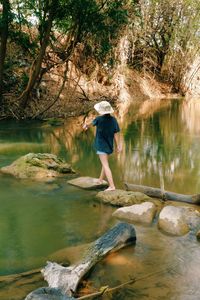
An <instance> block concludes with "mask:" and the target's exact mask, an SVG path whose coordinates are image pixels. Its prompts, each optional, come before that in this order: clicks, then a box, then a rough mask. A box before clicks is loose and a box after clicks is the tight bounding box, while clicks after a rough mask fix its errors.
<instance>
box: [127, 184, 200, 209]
mask: <svg viewBox="0 0 200 300" xmlns="http://www.w3.org/2000/svg"><path fill="white" fill-rule="evenodd" d="M124 185H125V188H126V190H127V191H134V192H141V193H144V194H145V195H147V196H149V197H154V198H160V199H163V200H171V201H178V202H187V203H191V204H196V205H199V204H200V194H196V195H184V194H177V193H173V192H169V191H163V190H161V189H159V188H153V187H150V186H145V185H137V184H132V183H127V182H125V183H124Z"/></svg>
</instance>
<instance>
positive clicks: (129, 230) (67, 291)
mask: <svg viewBox="0 0 200 300" xmlns="http://www.w3.org/2000/svg"><path fill="white" fill-rule="evenodd" d="M135 241H136V233H135V229H134V227H133V225H131V224H128V223H118V224H117V225H115V226H114V227H113V228H111V229H110V230H109V231H108V232H106V233H105V234H104V235H103V236H101V237H100V238H99V239H97V240H96V241H95V242H93V243H92V244H91V246H90V247H89V248H88V250H87V252H86V254H85V255H84V257H83V259H82V260H81V261H80V262H79V263H77V264H75V265H72V266H70V267H63V266H61V265H59V264H57V263H55V262H54V263H52V262H47V265H46V267H45V268H44V269H43V270H42V273H43V275H44V279H45V280H46V281H47V282H48V285H49V287H48V288H40V289H37V290H35V291H33V292H32V293H30V294H29V295H28V296H27V297H26V299H25V300H36V299H37V300H46V299H52V300H67V299H74V298H73V297H71V296H72V295H73V294H74V293H75V292H76V290H77V287H78V284H79V282H80V281H81V279H82V278H83V277H84V276H85V275H86V274H87V273H88V271H89V270H90V269H91V268H92V267H93V266H94V265H95V264H96V263H97V262H98V261H100V260H101V259H103V258H104V257H105V256H106V255H107V254H108V253H109V252H113V251H117V250H119V249H121V248H123V247H126V246H128V245H130V244H133V243H135Z"/></svg>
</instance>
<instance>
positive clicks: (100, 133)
mask: <svg viewBox="0 0 200 300" xmlns="http://www.w3.org/2000/svg"><path fill="white" fill-rule="evenodd" d="M94 109H95V110H96V111H97V112H98V113H99V115H100V116H98V117H96V118H95V119H94V120H93V121H92V122H90V123H87V122H85V124H84V125H83V128H84V130H87V129H88V127H89V126H90V125H93V126H96V136H95V143H94V146H95V149H96V153H97V154H98V155H99V159H100V161H101V164H102V169H101V174H100V177H99V179H98V182H99V184H101V183H102V182H103V179H104V177H105V176H106V178H107V180H108V183H109V187H108V188H107V189H106V190H105V191H114V190H115V184H114V181H113V176H112V172H111V169H110V166H109V162H108V155H110V154H111V153H112V152H113V146H114V142H115V144H116V148H117V151H118V152H120V151H121V146H120V144H119V136H118V132H119V131H120V128H119V125H118V123H117V120H116V119H115V117H113V116H111V114H112V113H113V112H114V110H113V108H112V106H111V105H110V103H109V102H107V101H101V102H99V103H97V104H95V106H94Z"/></svg>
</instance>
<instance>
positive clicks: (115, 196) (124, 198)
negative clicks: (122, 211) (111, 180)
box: [96, 190, 151, 206]
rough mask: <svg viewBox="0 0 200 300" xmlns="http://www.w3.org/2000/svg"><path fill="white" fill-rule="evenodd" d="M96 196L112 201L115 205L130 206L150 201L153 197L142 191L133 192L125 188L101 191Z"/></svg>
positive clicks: (106, 201)
mask: <svg viewBox="0 0 200 300" xmlns="http://www.w3.org/2000/svg"><path fill="white" fill-rule="evenodd" d="M96 197H97V198H98V199H101V200H102V201H103V202H104V203H110V204H112V205H115V206H129V205H132V204H140V203H143V202H145V201H149V200H150V199H151V198H150V197H148V196H146V195H145V194H143V193H140V192H131V191H124V190H114V191H109V192H108V191H101V192H99V193H98V194H97V195H96Z"/></svg>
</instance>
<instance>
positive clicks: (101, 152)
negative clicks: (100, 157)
mask: <svg viewBox="0 0 200 300" xmlns="http://www.w3.org/2000/svg"><path fill="white" fill-rule="evenodd" d="M97 154H107V153H106V152H103V151H97Z"/></svg>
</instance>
